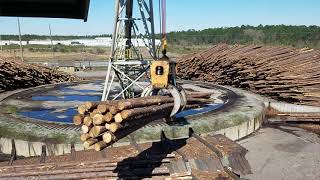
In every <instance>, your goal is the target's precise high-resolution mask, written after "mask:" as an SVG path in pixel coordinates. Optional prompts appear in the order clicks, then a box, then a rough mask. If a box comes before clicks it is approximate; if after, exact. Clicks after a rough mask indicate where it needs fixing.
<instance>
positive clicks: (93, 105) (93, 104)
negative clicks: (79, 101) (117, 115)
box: [84, 101, 99, 111]
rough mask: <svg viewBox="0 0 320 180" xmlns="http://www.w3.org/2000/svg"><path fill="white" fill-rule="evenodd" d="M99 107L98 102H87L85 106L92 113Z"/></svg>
mask: <svg viewBox="0 0 320 180" xmlns="http://www.w3.org/2000/svg"><path fill="white" fill-rule="evenodd" d="M98 105H99V104H98V103H96V102H89V101H87V102H85V103H84V106H85V107H86V109H87V111H92V110H93V109H96V108H97V106H98Z"/></svg>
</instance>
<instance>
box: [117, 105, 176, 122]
mask: <svg viewBox="0 0 320 180" xmlns="http://www.w3.org/2000/svg"><path fill="white" fill-rule="evenodd" d="M173 105H174V104H173V103H168V104H163V105H153V106H149V107H143V108H134V109H129V110H123V111H121V113H120V114H121V115H120V116H119V115H118V116H117V115H116V117H115V121H116V122H118V123H120V122H122V121H125V120H130V119H133V118H141V117H146V116H151V115H152V114H163V117H165V116H167V115H169V114H170V113H171V110H172V108H173ZM116 118H119V119H116Z"/></svg>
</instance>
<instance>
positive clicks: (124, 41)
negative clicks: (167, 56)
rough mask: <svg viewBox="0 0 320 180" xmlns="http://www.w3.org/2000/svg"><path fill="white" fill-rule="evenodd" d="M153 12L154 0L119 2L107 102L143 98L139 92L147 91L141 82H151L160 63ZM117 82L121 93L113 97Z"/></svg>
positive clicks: (117, 0)
mask: <svg viewBox="0 0 320 180" xmlns="http://www.w3.org/2000/svg"><path fill="white" fill-rule="evenodd" d="M153 9H154V7H153V0H115V22H114V30H113V35H112V47H111V52H110V59H109V60H108V70H107V75H106V80H105V87H104V91H103V96H102V100H103V101H105V100H113V99H117V98H118V97H122V98H133V97H136V96H139V94H137V93H136V88H139V89H141V90H143V89H144V87H142V86H141V85H139V83H138V82H139V81H141V80H142V79H143V78H144V81H147V82H148V79H149V78H148V77H150V73H149V69H150V62H151V61H153V60H155V59H158V57H157V53H156V52H157V49H156V40H155V32H154V14H153ZM135 11H136V12H135ZM146 50H147V52H148V56H147V57H145V56H146V55H145V54H146V53H145V51H146ZM115 79H117V81H118V83H117V84H118V85H120V87H121V91H120V92H119V93H118V94H110V92H111V86H112V84H114V83H115ZM148 83H150V82H148Z"/></svg>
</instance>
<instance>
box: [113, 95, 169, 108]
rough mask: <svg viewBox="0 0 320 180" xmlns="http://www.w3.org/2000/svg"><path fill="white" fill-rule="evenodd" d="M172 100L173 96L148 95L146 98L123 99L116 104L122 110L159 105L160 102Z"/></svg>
mask: <svg viewBox="0 0 320 180" xmlns="http://www.w3.org/2000/svg"><path fill="white" fill-rule="evenodd" d="M172 102H173V98H171V97H168V96H150V97H147V98H134V99H127V100H125V101H120V102H118V104H117V108H118V109H119V110H124V109H133V108H138V107H145V106H151V105H160V104H164V103H172Z"/></svg>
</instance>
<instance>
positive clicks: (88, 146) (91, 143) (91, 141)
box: [83, 138, 99, 149]
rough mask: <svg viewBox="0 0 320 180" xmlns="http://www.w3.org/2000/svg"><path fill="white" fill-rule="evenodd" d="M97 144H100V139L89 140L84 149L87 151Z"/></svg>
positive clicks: (84, 144)
mask: <svg viewBox="0 0 320 180" xmlns="http://www.w3.org/2000/svg"><path fill="white" fill-rule="evenodd" d="M97 142H99V140H98V139H94V138H91V139H88V140H86V141H85V142H84V143H83V147H84V148H85V149H89V148H90V147H91V146H92V145H94V144H95V143H97Z"/></svg>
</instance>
